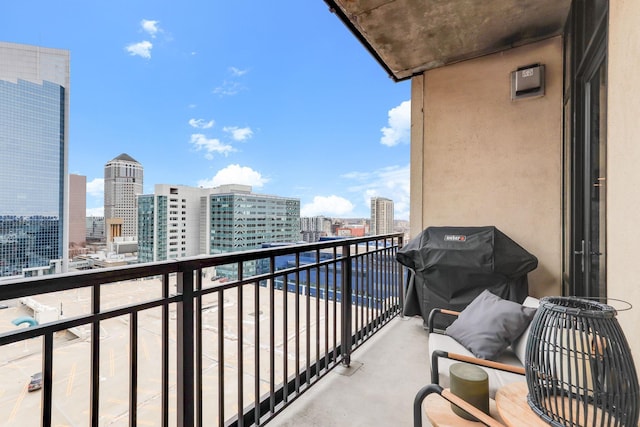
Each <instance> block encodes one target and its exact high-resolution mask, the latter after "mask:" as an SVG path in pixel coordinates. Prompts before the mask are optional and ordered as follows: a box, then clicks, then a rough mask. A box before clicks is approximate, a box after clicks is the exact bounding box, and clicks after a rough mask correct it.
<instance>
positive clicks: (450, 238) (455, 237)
mask: <svg viewBox="0 0 640 427" xmlns="http://www.w3.org/2000/svg"><path fill="white" fill-rule="evenodd" d="M444 241H445V242H466V241H467V236H463V235H462V234H445V235H444Z"/></svg>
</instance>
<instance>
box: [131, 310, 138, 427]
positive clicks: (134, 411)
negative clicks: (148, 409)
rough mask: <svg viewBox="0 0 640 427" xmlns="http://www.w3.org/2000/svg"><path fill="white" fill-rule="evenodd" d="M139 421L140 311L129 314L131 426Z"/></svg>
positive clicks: (133, 426)
mask: <svg viewBox="0 0 640 427" xmlns="http://www.w3.org/2000/svg"><path fill="white" fill-rule="evenodd" d="M137 423H138V312H137V311H134V312H132V313H131V314H129V426H131V427H135V426H136V425H137Z"/></svg>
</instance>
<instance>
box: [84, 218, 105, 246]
mask: <svg viewBox="0 0 640 427" xmlns="http://www.w3.org/2000/svg"><path fill="white" fill-rule="evenodd" d="M86 224H87V226H86V230H87V242H104V241H105V237H106V234H105V229H104V228H105V227H104V217H103V216H88V217H87V222H86Z"/></svg>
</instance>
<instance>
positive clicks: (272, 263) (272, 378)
mask: <svg viewBox="0 0 640 427" xmlns="http://www.w3.org/2000/svg"><path fill="white" fill-rule="evenodd" d="M275 272H276V257H275V256H273V255H272V256H271V257H270V258H269V273H271V280H270V282H271V286H269V349H270V354H269V412H270V413H271V415H273V414H274V413H275V410H276V391H275V390H276V373H275V370H276V358H275V353H276V337H275V334H276V333H275V332H276V323H275V322H276V319H275V318H276V302H275V292H276V291H275V288H276V276H275ZM284 295H285V297H286V291H285V293H284ZM283 383H284V384H286V379H285V381H283Z"/></svg>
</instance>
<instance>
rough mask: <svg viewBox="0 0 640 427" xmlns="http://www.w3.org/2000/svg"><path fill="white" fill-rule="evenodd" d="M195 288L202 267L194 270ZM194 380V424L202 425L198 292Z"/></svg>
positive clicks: (199, 299)
mask: <svg viewBox="0 0 640 427" xmlns="http://www.w3.org/2000/svg"><path fill="white" fill-rule="evenodd" d="M195 273H196V284H195V289H197V290H199V291H200V290H202V269H198V270H196V272H195ZM194 309H195V317H196V320H195V322H196V326H195V331H194V335H195V359H196V360H195V364H196V367H195V371H196V372H195V374H196V375H195V381H196V385H195V386H196V391H195V395H196V402H195V406H196V407H195V410H196V420H195V422H196V425H197V426H199V427H202V425H203V421H202V294H198V296H197V297H196V298H195V307H194Z"/></svg>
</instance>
